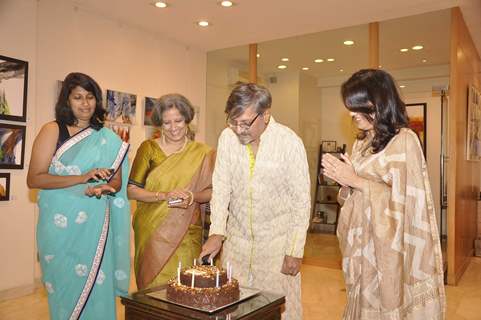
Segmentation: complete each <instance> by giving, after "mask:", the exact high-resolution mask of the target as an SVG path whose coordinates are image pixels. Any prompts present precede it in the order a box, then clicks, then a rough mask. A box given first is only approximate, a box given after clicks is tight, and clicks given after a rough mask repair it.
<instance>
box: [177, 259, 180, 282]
mask: <svg viewBox="0 0 481 320" xmlns="http://www.w3.org/2000/svg"><path fill="white" fill-rule="evenodd" d="M177 283H178V284H180V263H179V267H178V268H177Z"/></svg>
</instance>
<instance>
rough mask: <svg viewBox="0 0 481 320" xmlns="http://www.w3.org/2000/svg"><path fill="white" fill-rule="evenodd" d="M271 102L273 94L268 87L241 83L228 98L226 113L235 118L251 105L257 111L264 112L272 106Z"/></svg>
mask: <svg viewBox="0 0 481 320" xmlns="http://www.w3.org/2000/svg"><path fill="white" fill-rule="evenodd" d="M271 103H272V96H271V93H270V92H269V90H267V88H265V87H263V86H260V85H258V84H255V83H240V84H238V85H237V86H236V87H235V88H234V89H233V90H232V92H231V94H230V96H229V99H227V104H226V106H225V113H226V114H227V115H228V117H229V118H231V119H234V118H236V117H238V116H239V115H241V114H242V113H244V111H245V110H246V109H247V108H249V107H251V106H252V107H254V110H255V111H256V112H257V113H263V112H264V111H266V110H267V109H269V108H270V107H271Z"/></svg>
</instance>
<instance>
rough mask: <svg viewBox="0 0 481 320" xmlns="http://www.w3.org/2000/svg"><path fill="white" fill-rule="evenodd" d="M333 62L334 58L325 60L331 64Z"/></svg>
mask: <svg viewBox="0 0 481 320" xmlns="http://www.w3.org/2000/svg"><path fill="white" fill-rule="evenodd" d="M333 61H335V59H334V58H329V59H327V62H333Z"/></svg>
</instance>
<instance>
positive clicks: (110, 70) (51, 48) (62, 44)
mask: <svg viewBox="0 0 481 320" xmlns="http://www.w3.org/2000/svg"><path fill="white" fill-rule="evenodd" d="M19 21H21V23H19ZM0 39H1V41H0V46H1V47H0V49H1V54H4V55H8V56H12V57H16V58H20V59H24V60H28V61H29V62H30V75H29V80H30V81H29V97H28V100H29V105H28V110H29V113H28V127H27V146H26V163H27V164H28V161H29V158H30V150H31V144H32V141H33V137H34V134H35V133H36V132H38V130H39V129H40V128H41V126H42V125H43V124H45V123H46V122H48V121H51V120H52V119H53V115H54V109H53V108H54V104H55V100H56V92H57V80H63V78H64V77H65V75H66V74H67V73H69V72H72V71H80V72H84V73H87V74H89V75H91V76H92V77H93V78H94V79H96V80H97V81H98V82H99V84H100V85H101V87H102V88H103V89H104V90H105V89H114V90H119V91H125V92H129V93H134V94H137V96H138V99H137V115H136V121H137V122H136V125H135V126H134V127H133V128H132V133H131V144H132V151H131V152H130V155H129V158H133V156H134V155H135V149H136V148H137V147H138V145H139V144H140V142H141V141H142V140H143V139H144V137H145V133H144V132H145V131H144V128H143V126H142V125H141V121H142V112H143V97H145V96H153V97H156V96H160V95H162V94H166V93H170V92H179V93H182V94H184V95H186V96H187V97H188V98H189V99H190V100H191V101H192V103H193V104H194V105H196V106H198V107H200V116H201V117H200V121H199V131H198V133H197V139H198V140H203V139H204V137H205V91H206V85H205V70H206V54H205V53H204V52H201V51H199V50H196V49H194V48H187V47H186V46H184V45H182V44H180V43H175V42H172V41H169V40H165V39H163V38H162V37H160V36H158V35H155V34H152V33H148V32H146V31H144V30H140V29H137V28H135V27H132V26H128V25H123V24H121V23H119V22H117V21H114V20H110V19H108V18H106V17H103V16H99V15H96V14H95V13H92V12H88V11H84V10H83V9H82V8H81V7H80V8H78V7H76V6H75V5H73V4H72V3H71V2H69V1H62V0H39V1H36V0H2V1H1V2H0ZM9 171H10V172H12V174H13V177H12V178H13V179H12V180H13V181H12V193H11V195H12V201H9V202H7V203H5V204H3V205H2V206H1V207H0V208H1V211H2V212H1V214H0V243H2V245H1V247H0V255H1V256H2V257H5V260H6V261H7V262H6V263H2V264H0V298H1V296H2V294H1V293H2V292H6V290H8V289H12V288H18V287H20V286H29V285H30V286H31V285H32V284H33V281H34V269H35V266H34V256H35V248H34V243H35V242H34V230H35V220H34V217H35V214H34V212H35V211H37V209H36V205H35V203H34V202H33V200H29V191H28V189H27V187H26V184H25V176H26V171H27V166H26V168H25V170H22V171H14V170H9ZM32 199H34V197H32ZM7 244H8V245H7ZM35 273H36V275H37V276H38V275H39V271H38V267H37V271H36V272H35Z"/></svg>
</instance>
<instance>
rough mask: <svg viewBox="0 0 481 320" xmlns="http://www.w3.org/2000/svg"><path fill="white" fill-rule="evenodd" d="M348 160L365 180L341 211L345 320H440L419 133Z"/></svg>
mask: <svg viewBox="0 0 481 320" xmlns="http://www.w3.org/2000/svg"><path fill="white" fill-rule="evenodd" d="M365 140H366V141H359V140H358V141H357V142H356V144H355V145H354V147H353V152H352V161H353V164H354V168H355V170H356V172H357V174H358V175H359V176H361V177H363V178H365V179H367V180H368V181H369V182H368V183H367V184H366V185H365V187H364V188H363V190H354V191H353V192H352V194H350V196H348V197H347V199H345V203H344V205H343V207H342V209H341V214H340V218H339V224H338V229H337V234H338V238H339V242H340V247H341V251H342V255H343V263H342V264H343V271H344V277H345V281H346V287H347V295H348V302H347V306H346V309H345V311H344V317H343V319H356V320H358V319H366V320H367V319H369V320H377V319H379V320H381V319H383V320H384V319H389V320H398V319H399V320H400V319H409V320H431V319H436V320H437V319H444V316H445V293H444V284H443V283H444V282H443V268H442V257H441V247H440V241H439V233H438V228H437V225H436V217H435V213H434V207H433V199H432V195H431V187H430V185H429V180H428V175H427V168H426V162H425V160H424V157H423V153H422V149H421V145H420V143H419V139H418V138H417V136H416V134H415V133H414V132H413V131H411V130H410V129H401V130H400V132H399V133H398V134H397V135H396V136H395V137H394V138H393V139H392V140H391V141H390V142H389V143H388V145H387V146H386V147H385V149H384V150H382V151H381V152H379V153H376V154H372V153H370V152H369V150H368V151H367V152H363V151H364V149H365V147H366V146H367V145H369V143H370V141H369V140H368V139H367V138H366V139H365Z"/></svg>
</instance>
